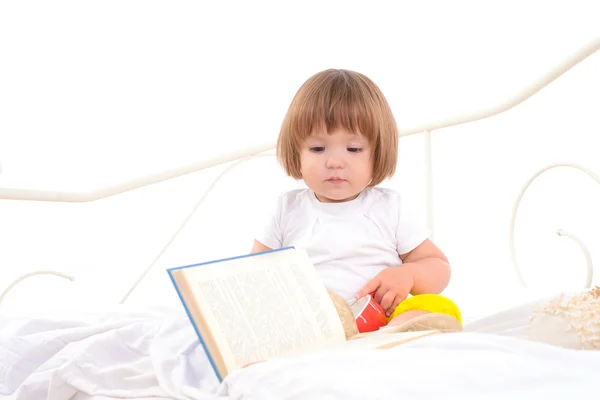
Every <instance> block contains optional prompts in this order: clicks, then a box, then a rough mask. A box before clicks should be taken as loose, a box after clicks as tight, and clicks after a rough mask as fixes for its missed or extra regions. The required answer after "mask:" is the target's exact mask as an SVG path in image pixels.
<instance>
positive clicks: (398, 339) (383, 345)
mask: <svg viewBox="0 0 600 400" xmlns="http://www.w3.org/2000/svg"><path fill="white" fill-rule="evenodd" d="M437 334H441V332H440V331H435V330H430V331H416V332H391V333H383V332H381V333H377V332H371V334H370V335H365V336H361V337H359V338H356V339H355V338H352V339H350V340H348V341H347V342H344V343H340V344H336V345H335V346H331V347H329V348H327V349H319V350H316V351H317V352H321V351H322V352H326V353H339V352H342V353H346V352H348V351H352V350H385V349H391V348H393V347H396V346H401V345H403V344H405V343H408V342H412V341H414V340H418V339H421V338H424V337H428V336H432V335H437Z"/></svg>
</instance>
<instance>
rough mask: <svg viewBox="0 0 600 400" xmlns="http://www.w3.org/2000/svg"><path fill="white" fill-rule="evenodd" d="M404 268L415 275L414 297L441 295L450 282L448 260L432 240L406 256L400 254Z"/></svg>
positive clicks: (427, 240) (412, 292) (412, 291)
mask: <svg viewBox="0 0 600 400" xmlns="http://www.w3.org/2000/svg"><path fill="white" fill-rule="evenodd" d="M400 259H401V260H402V263H403V264H402V265H401V267H402V268H408V269H409V270H410V271H411V272H412V275H413V278H414V279H413V280H414V282H413V287H412V289H411V291H410V293H411V294H412V295H416V294H426V293H435V294H438V293H441V292H442V290H444V289H445V288H446V286H448V283H449V282H450V265H449V264H448V259H447V258H446V256H445V255H444V253H443V252H442V250H440V248H439V247H437V246H436V245H435V244H434V243H433V242H432V241H431V240H430V239H426V240H425V241H424V242H423V243H421V244H420V245H418V246H417V247H415V248H414V249H413V250H412V251H410V252H408V253H406V254H400Z"/></svg>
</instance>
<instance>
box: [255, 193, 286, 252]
mask: <svg viewBox="0 0 600 400" xmlns="http://www.w3.org/2000/svg"><path fill="white" fill-rule="evenodd" d="M282 204H283V195H280V196H278V197H277V200H276V201H275V202H274V204H273V205H272V206H271V209H270V210H267V212H266V213H265V217H264V219H263V221H261V222H260V223H259V225H258V229H257V231H256V234H255V237H254V238H255V239H256V240H258V241H259V242H260V243H262V244H264V245H265V246H267V247H269V248H271V249H279V248H281V247H282V242H283V237H282V230H281V215H282Z"/></svg>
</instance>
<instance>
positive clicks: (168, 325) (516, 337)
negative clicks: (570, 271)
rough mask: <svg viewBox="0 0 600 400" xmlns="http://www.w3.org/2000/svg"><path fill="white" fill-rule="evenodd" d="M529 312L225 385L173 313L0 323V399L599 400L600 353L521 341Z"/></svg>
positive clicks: (244, 375)
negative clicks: (581, 399) (594, 397)
mask: <svg viewBox="0 0 600 400" xmlns="http://www.w3.org/2000/svg"><path fill="white" fill-rule="evenodd" d="M530 309H531V304H528V305H525V306H522V307H520V308H518V309H514V310H511V311H509V312H507V313H500V314H497V315H494V316H490V317H488V318H485V319H482V320H480V321H476V322H474V323H472V324H470V325H468V326H467V327H466V330H467V332H466V333H462V334H457V335H453V334H446V335H439V336H433V337H430V338H425V339H422V340H420V341H418V342H414V343H411V344H407V345H405V346H403V347H401V348H396V349H393V350H389V351H376V352H367V351H363V352H356V353H348V352H341V351H339V350H338V351H335V352H334V351H332V352H329V353H325V354H311V355H304V356H297V357H293V358H283V359H279V360H272V361H269V362H266V363H259V364H255V365H253V366H250V367H248V368H246V369H244V370H241V371H237V372H235V373H233V374H231V375H230V376H229V377H228V378H227V379H226V380H225V381H224V382H223V384H221V385H220V384H219V382H218V381H217V379H216V378H215V376H214V374H213V373H212V371H211V369H210V366H209V364H208V360H207V359H206V356H205V354H204V352H203V350H202V347H201V346H200V345H199V343H198V340H197V338H196V336H195V333H194V331H193V329H192V328H191V326H190V324H189V321H188V320H187V317H186V316H185V315H184V314H183V313H182V312H181V311H180V310H171V309H164V310H158V309H154V310H143V309H133V308H116V309H114V310H106V311H104V312H96V313H87V314H85V315H80V316H70V317H68V318H64V315H63V316H61V315H57V316H46V317H43V318H42V317H39V318H27V319H14V318H12V319H5V320H0V398H1V399H6V400H25V399H26V400H38V399H40V400H68V399H70V400H114V399H123V398H127V399H153V400H161V399H186V400H190V399H193V400H196V399H198V400H201V399H245V400H248V399H260V400H265V399H278V400H285V399H364V398H369V399H380V398H381V399H384V398H385V399H389V398H400V397H401V398H403V399H429V398H444V399H454V398H456V399H469V398H486V399H494V398H498V399H505V398H511V399H515V398H517V399H521V398H523V399H529V398H542V397H544V398H548V399H563V398H564V399H573V398H579V397H583V396H586V397H589V396H590V395H592V394H594V395H595V394H597V390H598V389H597V387H598V384H597V382H596V381H597V377H598V376H600V352H594V351H587V352H584V351H574V350H566V349H560V348H556V347H551V346H547V345H544V344H540V343H533V342H529V341H526V340H524V339H522V338H521V337H522V336H523V334H524V332H525V331H524V326H525V324H526V321H527V318H528V314H529V312H530ZM494 331H495V334H492V333H491V332H494ZM365 382H367V384H365Z"/></svg>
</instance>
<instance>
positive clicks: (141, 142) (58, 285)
mask: <svg viewBox="0 0 600 400" xmlns="http://www.w3.org/2000/svg"><path fill="white" fill-rule="evenodd" d="M598 15H600V10H599V9H598V5H597V2H596V1H593V0H590V1H579V2H578V1H555V2H542V1H538V2H534V1H518V2H517V1H514V2H510V1H502V2H500V1H498V2H496V1H486V2H476V1H472V2H466V1H453V2H442V1H437V2H431V1H421V2H411V1H394V2H392V1H389V2H383V1H369V2H366V1H362V2H355V1H302V2H294V3H292V2H263V1H247V2H241V1H240V2H231V1H223V2H196V1H194V2H156V1H102V2H93V3H91V2H81V1H71V2H66V1H53V2H22V1H13V2H2V3H0V162H1V163H2V172H1V174H0V187H3V188H9V187H18V188H38V189H53V190H65V191H83V192H87V191H90V190H93V189H96V188H99V187H103V186H105V185H109V184H112V183H115V182H119V181H122V180H126V179H130V178H134V177H137V176H140V175H144V174H147V173H151V172H156V171H160V170H163V169H165V168H170V167H175V166H177V165H180V164H186V163H189V162H193V161H197V160H201V159H204V158H207V157H211V156H214V155H218V154H220V153H223V152H227V151H229V150H232V149H243V148H245V147H247V146H249V145H252V144H258V143H262V142H268V141H272V140H275V139H276V137H277V133H278V129H279V124H280V122H281V120H282V118H283V115H284V113H285V111H286V109H287V107H288V105H289V102H290V100H291V98H292V97H293V95H294V93H295V91H296V90H297V89H298V87H299V86H300V85H301V84H302V82H304V81H305V80H306V79H307V78H308V77H309V76H310V75H312V74H313V73H315V72H317V71H319V70H322V69H325V68H348V69H354V70H358V71H360V72H362V73H364V74H366V75H368V76H369V77H371V78H372V79H373V80H374V81H375V82H376V83H377V84H378V85H379V86H380V87H381V88H382V90H383V91H384V93H385V94H386V96H387V98H388V100H389V102H390V104H391V106H392V108H393V111H394V113H395V115H396V117H397V119H398V124H399V126H400V128H401V129H402V128H408V127H410V126H414V125H416V124H420V123H423V122H426V121H428V120H435V119H439V118H444V117H449V116H452V115H455V114H458V113H464V112H470V111H473V110H477V109H480V108H483V107H486V106H491V105H493V104H496V103H497V102H500V101H502V100H504V99H506V98H508V97H510V96H511V95H512V94H514V93H515V92H516V91H518V90H519V89H520V88H522V87H524V86H525V85H527V84H529V83H530V82H532V81H533V80H534V79H536V78H537V77H538V76H539V75H540V74H541V73H543V72H545V71H546V70H548V69H549V68H551V67H552V66H553V65H555V64H556V63H558V62H560V61H561V60H562V59H564V58H565V57H567V56H568V55H569V54H571V53H572V52H573V51H575V50H576V49H578V48H580V47H581V46H583V45H585V44H586V43H588V42H589V41H590V40H591V39H592V38H594V37H595V36H597V35H598V34H599V33H600V24H599V23H598ZM598 71H600V54H595V55H593V56H592V57H590V58H589V59H587V60H586V61H585V62H584V63H582V64H581V65H579V66H577V67H576V68H575V69H574V70H572V71H570V72H569V73H567V74H566V75H564V76H563V77H561V78H560V79H559V80H558V81H556V82H555V83H553V84H552V85H551V86H549V87H547V88H546V89H544V90H543V91H542V92H541V93H539V94H538V95H536V96H535V97H533V98H532V99H530V100H528V101H526V102H525V103H523V104H521V105H520V106H519V107H517V108H515V109H513V110H511V111H509V112H508V113H505V114H502V115H500V116H497V117H494V118H491V119H489V120H485V121H480V122H475V123H471V124H467V125H462V126H458V127H454V128H449V129H445V130H443V131H437V132H434V134H433V149H434V152H433V157H434V158H433V160H434V188H435V191H434V201H435V210H434V211H435V214H434V215H435V236H434V239H435V240H436V241H437V242H438V244H439V245H440V246H441V247H442V248H443V250H444V251H446V253H447V254H448V256H449V258H450V260H451V262H452V265H453V271H454V276H453V280H452V283H451V286H450V287H449V288H448V291H447V294H448V295H449V296H451V297H453V298H455V299H456V300H457V301H458V302H459V305H460V306H461V307H462V308H463V310H464V311H465V312H466V313H467V314H473V315H474V314H481V313H486V312H491V311H493V310H497V309H501V308H503V307H505V306H507V305H508V304H509V303H510V304H512V303H514V302H518V301H520V300H521V299H522V298H524V297H531V296H535V295H537V293H538V291H537V290H538V289H539V290H542V291H559V290H568V289H571V288H577V287H580V286H581V284H582V283H583V280H584V259H583V256H582V253H581V251H580V250H579V249H578V247H577V246H576V245H575V244H574V242H572V241H571V240H570V239H568V238H559V237H557V236H556V235H555V231H556V229H558V228H561V229H565V230H567V231H569V232H573V233H576V234H577V235H578V236H579V237H581V238H582V240H584V241H585V243H586V244H587V245H588V247H589V248H590V250H591V251H592V257H596V258H600V211H599V207H598V204H600V186H599V185H595V184H594V183H593V181H592V180H591V179H590V178H589V177H587V176H586V175H584V174H583V173H581V172H579V171H576V170H572V169H559V170H553V171H552V172H549V173H547V174H545V175H543V176H542V177H541V178H540V179H539V180H538V181H536V184H535V185H534V186H533V187H532V188H531V189H530V191H528V192H527V195H526V196H525V198H524V201H523V204H522V207H521V209H520V212H519V219H518V224H517V236H516V237H517V245H518V246H517V249H518V251H519V256H520V260H521V263H522V264H523V267H524V270H525V275H526V277H527V278H528V279H529V281H530V282H531V283H532V284H533V285H534V286H535V288H536V289H535V290H533V291H531V292H522V291H520V290H519V285H518V282H517V281H516V275H515V274H514V272H513V270H512V266H511V262H510V254H509V251H508V237H509V236H508V227H509V218H510V215H511V211H512V205H513V202H514V200H515V199H516V197H517V195H518V192H519V190H520V187H521V185H522V184H524V183H525V182H526V181H527V179H528V178H529V177H530V176H531V175H532V174H533V173H535V172H536V171H537V170H538V169H540V168H542V167H543V166H545V165H547V164H548V163H551V162H557V161H576V162H579V163H581V164H584V165H586V166H587V167H589V168H592V169H594V170H595V171H596V172H597V173H600V160H599V157H598V153H599V150H598V149H599V148H600V147H599V139H598V138H599V137H600V136H599V135H600V121H599V117H598V110H600V74H599V73H598ZM422 145H423V142H422V137H420V136H411V137H407V138H403V139H402V140H401V142H400V153H401V155H400V160H399V163H400V164H399V169H398V174H397V176H396V177H395V178H394V179H393V180H392V181H390V182H386V183H385V184H386V185H387V186H392V187H396V188H398V189H400V188H402V189H403V190H405V191H407V192H408V193H409V194H410V196H411V201H413V202H414V204H415V205H417V206H423V205H424V195H425V193H424V188H425V186H424V175H423V172H424V169H423V168H424V166H423V146H422ZM223 169H224V166H223V167H218V168H214V169H211V170H208V171H205V172H201V173H197V174H193V175H189V176H186V177H182V178H178V179H175V180H173V181H169V182H166V183H162V184H158V185H154V186H151V187H147V188H144V189H140V190H137V191H134V192H129V193H125V194H122V195H118V196H115V197H111V198H108V199H105V200H100V201H96V202H93V203H84V204H51V203H35V202H17V201H7V200H0V289H2V288H4V287H5V286H7V285H8V284H9V283H10V282H11V281H12V279H14V278H16V277H17V276H19V275H21V274H23V273H26V272H30V271H34V270H39V269H57V270H61V271H64V272H67V273H72V274H74V275H75V276H76V277H77V278H78V279H77V281H76V282H74V283H69V282H67V281H63V280H61V279H59V278H54V277H37V278H33V279H30V280H28V281H26V282H24V283H23V284H21V285H19V286H18V287H17V288H16V289H15V290H14V291H13V292H11V295H10V296H9V297H8V298H7V299H6V302H5V303H3V305H2V306H1V307H0V313H24V312H31V311H34V312H40V311H43V310H44V309H46V308H53V307H65V306H69V307H70V306H74V307H79V308H85V307H91V306H95V305H102V304H109V303H115V302H118V300H119V299H120V298H121V297H122V296H123V294H124V293H125V292H126V291H127V288H128V287H129V286H130V285H131V284H132V283H133V282H134V281H135V279H136V278H137V276H138V275H139V274H140V273H141V272H142V271H143V270H144V269H145V268H146V267H147V266H148V265H149V264H150V263H151V262H152V261H153V259H154V258H155V257H156V255H157V254H158V253H159V252H160V250H161V249H162V247H163V246H164V245H165V244H166V242H167V241H168V239H169V238H170V236H171V235H172V233H173V232H174V230H175V229H176V228H177V227H178V226H179V225H180V224H181V222H182V221H183V219H184V218H185V217H186V216H187V215H188V214H189V212H190V211H191V210H192V209H193V207H194V205H195V204H196V202H197V201H198V199H199V198H200V196H201V195H202V193H203V191H204V190H205V189H206V188H207V186H208V185H209V184H210V182H211V181H212V178H213V177H215V176H216V175H217V174H218V173H219V172H221V171H222V170H223ZM295 185H298V183H297V182H294V181H292V180H290V179H287V178H285V177H284V176H283V174H282V173H281V170H280V169H279V167H278V166H277V164H276V162H275V160H274V159H273V158H272V157H269V158H262V159H259V160H256V161H251V162H249V163H246V164H244V168H241V169H236V170H234V171H233V172H232V173H231V174H228V175H227V177H226V178H225V179H223V180H222V181H221V182H220V183H219V184H218V185H217V187H216V188H215V190H214V191H213V192H212V194H211V195H210V196H209V197H208V198H207V199H206V202H205V203H204V204H203V205H202V207H201V208H200V209H199V211H198V212H197V213H196V214H195V215H194V217H193V219H192V220H191V222H190V224H189V225H188V227H187V228H186V229H185V230H184V231H183V233H182V235H181V236H180V238H179V239H178V240H177V241H176V242H175V243H174V244H173V246H172V247H170V249H169V250H168V251H167V253H166V254H165V255H164V256H163V257H162V258H161V259H160V260H159V262H158V263H157V265H156V268H155V269H154V270H153V271H152V273H151V274H150V275H149V277H148V279H147V280H146V281H145V282H144V284H142V285H141V286H140V287H139V290H138V291H136V292H135V293H134V295H133V296H132V298H131V302H132V303H135V304H143V305H175V306H177V299H176V297H175V295H174V291H173V289H172V287H171V284H170V282H169V280H168V276H167V274H166V272H165V269H166V268H168V267H172V266H177V265H182V264H191V263H196V262H201V261H206V260H210V259H213V258H216V257H227V256H233V255H238V254H243V253H245V252H247V251H248V250H249V249H250V246H251V244H252V231H253V229H256V227H257V224H258V223H259V222H260V220H261V217H260V216H261V214H262V213H264V212H266V211H268V210H269V207H270V204H271V203H270V202H271V201H272V200H273V198H274V196H275V195H276V194H277V193H279V192H280V191H282V190H285V189H287V188H290V187H294V186H295ZM421 208H422V209H423V211H424V207H421ZM598 263H599V262H596V264H598ZM534 278H535V279H534ZM595 282H598V280H597V279H596V280H595Z"/></svg>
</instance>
